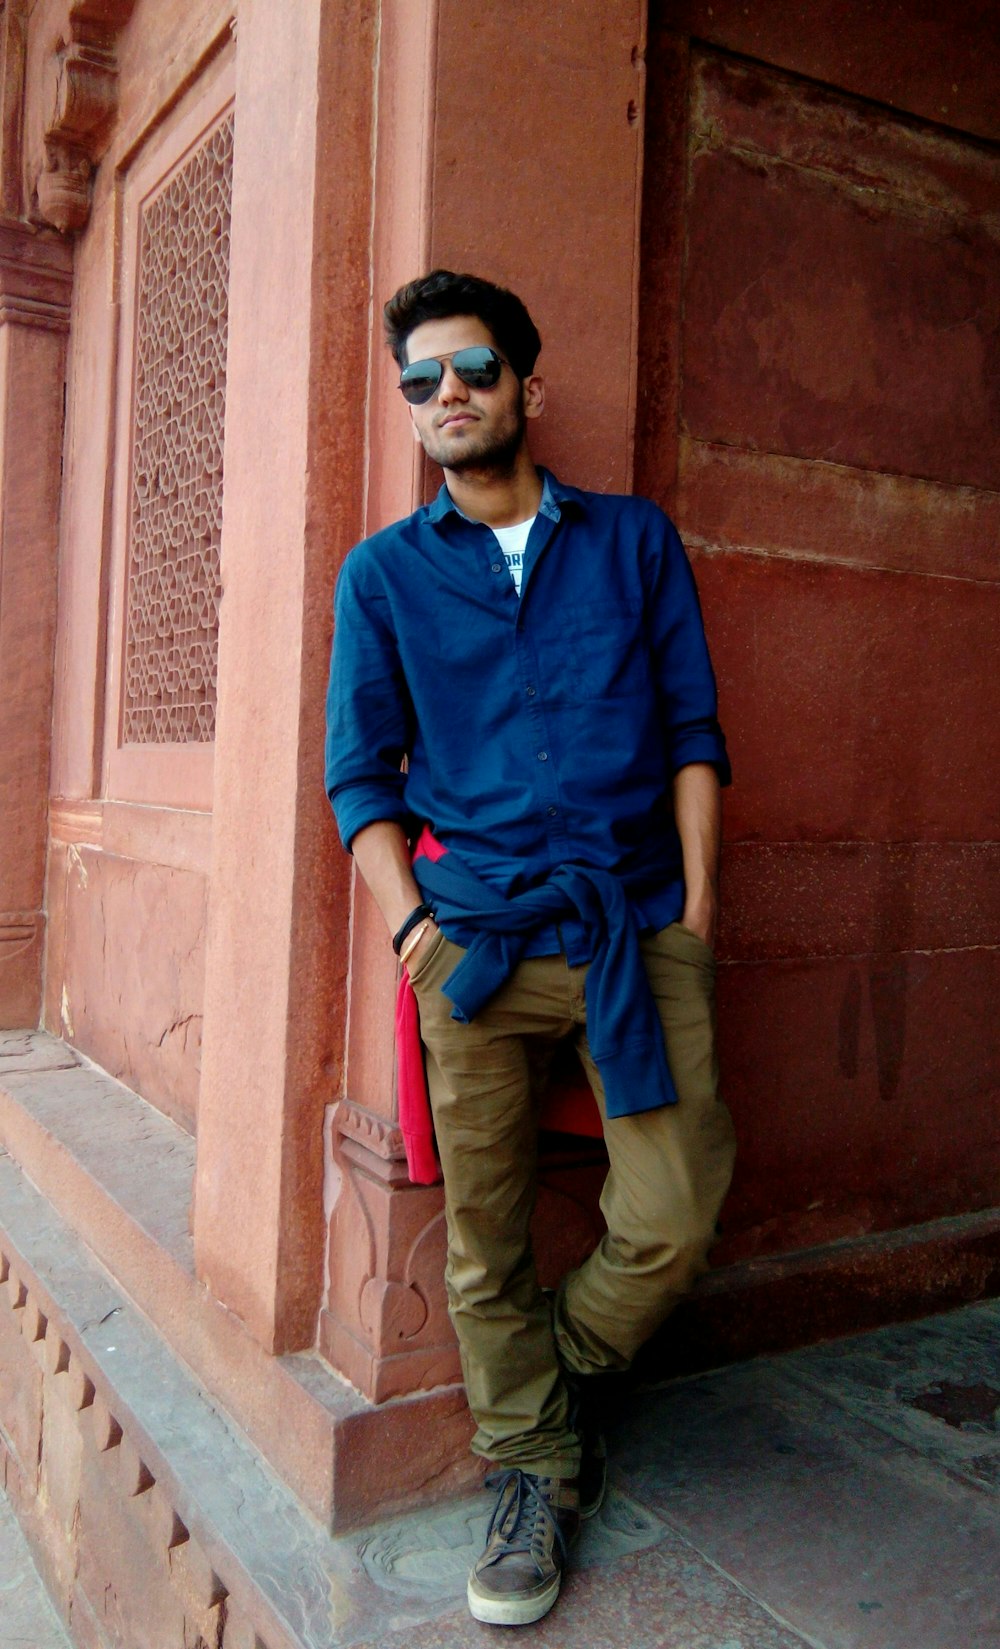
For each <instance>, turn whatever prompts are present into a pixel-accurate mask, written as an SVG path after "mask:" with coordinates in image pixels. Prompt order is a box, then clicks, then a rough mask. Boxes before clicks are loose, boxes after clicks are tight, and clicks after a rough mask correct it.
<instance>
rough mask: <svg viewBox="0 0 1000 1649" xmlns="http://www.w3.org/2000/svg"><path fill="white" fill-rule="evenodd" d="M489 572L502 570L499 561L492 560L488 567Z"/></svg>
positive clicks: (500, 571)
mask: <svg viewBox="0 0 1000 1649" xmlns="http://www.w3.org/2000/svg"><path fill="white" fill-rule="evenodd" d="M490 572H491V573H502V572H503V568H502V567H501V565H500V563H499V561H494V563H493V565H492V567H491V568H490Z"/></svg>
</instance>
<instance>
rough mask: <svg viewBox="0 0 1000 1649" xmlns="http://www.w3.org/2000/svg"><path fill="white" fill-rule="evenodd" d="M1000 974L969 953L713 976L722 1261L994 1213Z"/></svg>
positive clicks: (992, 959)
mask: <svg viewBox="0 0 1000 1649" xmlns="http://www.w3.org/2000/svg"><path fill="white" fill-rule="evenodd" d="M998 968H1000V956H998V953H997V952H996V951H995V950H991V951H982V950H970V951H946V952H940V953H937V954H930V955H928V954H923V953H902V954H888V955H884V956H878V955H875V956H869V957H858V958H852V959H841V960H836V961H832V960H831V961H816V962H810V961H789V962H779V963H766V964H760V965H756V966H755V965H749V966H742V965H735V966H732V967H726V968H723V969H721V970H720V982H719V1019H720V1032H721V1045H720V1054H721V1060H722V1068H723V1071H724V1073H725V1075H724V1090H725V1093H726V1097H727V1100H728V1102H729V1105H730V1107H731V1109H732V1112H733V1116H734V1119H735V1122H736V1129H737V1136H738V1138H739V1141H740V1153H739V1157H738V1161H737V1169H736V1176H735V1178H734V1182H733V1189H732V1192H731V1194H730V1197H729V1200H728V1202H727V1204H726V1207H725V1209H724V1212H723V1229H724V1232H725V1235H726V1241H727V1244H728V1245H731V1246H730V1253H731V1254H732V1255H733V1257H736V1256H735V1253H734V1252H733V1251H734V1250H736V1251H737V1252H742V1253H743V1254H748V1253H754V1252H758V1251H760V1252H771V1253H774V1252H777V1251H779V1250H781V1249H783V1248H784V1249H795V1248H800V1247H806V1246H809V1245H811V1244H814V1243H818V1242H829V1241H833V1240H835V1239H837V1238H840V1237H847V1236H855V1235H861V1234H863V1233H865V1232H868V1231H873V1230H881V1231H886V1230H891V1229H892V1227H893V1226H897V1225H898V1226H903V1225H908V1224H912V1223H916V1222H918V1221H921V1220H927V1219H933V1218H936V1217H938V1216H940V1215H946V1214H958V1213H962V1212H964V1211H965V1210H967V1209H975V1208H983V1207H989V1206H991V1205H992V1203H993V1202H994V1200H995V1192H996V1161H997V1152H998V1149H1000V1139H998V1133H997V1130H998V1115H1000V1113H998V1108H997V1103H996V1094H997V1090H998V1088H1000V1029H998V1025H997V1016H996V1014H995V1012H994V1011H993V1008H992V1006H991V1004H993V1003H994V1002H995V1001H996V1000H997V990H998V986H1000V981H998V978H997V972H998ZM943 1026H946V1027H947V1031H946V1032H943V1031H942V1027H943Z"/></svg>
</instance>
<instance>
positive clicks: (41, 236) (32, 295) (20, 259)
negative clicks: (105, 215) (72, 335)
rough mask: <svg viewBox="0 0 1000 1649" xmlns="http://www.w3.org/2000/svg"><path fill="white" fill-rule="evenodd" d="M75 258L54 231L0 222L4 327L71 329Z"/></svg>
mask: <svg viewBox="0 0 1000 1649" xmlns="http://www.w3.org/2000/svg"><path fill="white" fill-rule="evenodd" d="M72 290H73V257H72V252H71V250H70V248H69V247H68V246H66V245H65V243H64V242H62V241H60V240H58V239H57V238H56V237H55V236H54V235H52V234H49V233H47V232H46V231H44V230H42V231H39V230H38V229H36V228H33V227H31V226H29V225H28V224H24V223H18V222H14V221H12V220H10V219H6V220H0V325H4V324H6V325H20V326H33V327H38V328H40V329H41V330H42V331H44V332H68V331H69V317H70V302H71V298H72Z"/></svg>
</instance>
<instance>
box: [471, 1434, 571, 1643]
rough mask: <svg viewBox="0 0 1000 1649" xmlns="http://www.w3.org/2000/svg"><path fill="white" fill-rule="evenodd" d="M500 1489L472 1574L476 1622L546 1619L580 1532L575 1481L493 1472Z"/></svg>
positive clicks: (505, 1623)
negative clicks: (568, 1555)
mask: <svg viewBox="0 0 1000 1649" xmlns="http://www.w3.org/2000/svg"><path fill="white" fill-rule="evenodd" d="M486 1485H487V1487H488V1488H491V1489H496V1491H497V1503H496V1506H495V1508H494V1511H493V1516H492V1518H491V1519H490V1526H489V1529H488V1530H487V1534H486V1546H485V1548H484V1550H483V1555H482V1557H481V1558H479V1560H478V1562H476V1563H475V1564H474V1565H473V1568H472V1573H471V1574H470V1576H469V1588H468V1599H469V1608H470V1610H471V1611H472V1617H473V1619H474V1620H482V1621H486V1622H487V1624H488V1625H490V1626H527V1625H529V1624H530V1622H531V1621H533V1620H541V1618H542V1616H543V1615H547V1614H548V1612H549V1610H550V1609H551V1608H552V1605H553V1604H554V1603H555V1601H556V1598H557V1597H558V1596H559V1587H560V1585H561V1584H562V1577H563V1570H564V1568H565V1567H566V1558H567V1554H568V1551H569V1548H570V1546H571V1545H572V1543H573V1541H574V1540H575V1539H576V1536H577V1534H578V1533H579V1530H580V1494H579V1490H578V1488H577V1484H576V1480H575V1479H567V1478H559V1477H536V1476H535V1475H534V1473H533V1472H526V1471H519V1470H518V1468H517V1467H516V1466H515V1467H513V1468H512V1469H511V1470H509V1471H503V1472H493V1473H491V1475H490V1476H489V1477H488V1478H487V1479H486Z"/></svg>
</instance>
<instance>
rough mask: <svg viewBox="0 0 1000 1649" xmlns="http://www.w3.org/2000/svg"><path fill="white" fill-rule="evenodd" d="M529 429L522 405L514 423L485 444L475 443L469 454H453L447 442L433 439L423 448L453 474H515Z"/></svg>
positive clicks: (484, 441)
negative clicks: (525, 434)
mask: <svg viewBox="0 0 1000 1649" xmlns="http://www.w3.org/2000/svg"><path fill="white" fill-rule="evenodd" d="M526 428H527V420H526V418H525V416H524V409H523V407H522V406H520V404H518V405H516V406H515V407H514V409H513V421H512V422H511V423H510V424H508V425H507V427H506V428H505V429H498V430H496V431H495V432H494V433H493V434H492V435H489V436H486V437H485V438H484V440H483V442H482V443H481V444H480V443H479V442H473V443H472V444H471V445H470V446H469V448H468V449H467V450H466V451H465V452H457V453H449V452H448V451H447V450H446V448H445V445H444V443H443V442H442V443H438V442H437V441H434V440H433V439H426V440H424V443H423V446H424V451H425V452H426V454H427V456H428V458H432V459H433V460H434V462H435V464H440V465H441V468H442V469H446V470H450V471H451V473H452V474H453V475H467V476H471V475H475V474H477V473H478V474H482V475H484V476H491V477H499V476H506V475H512V474H513V472H514V467H515V464H516V462H517V455H518V453H519V452H520V450H521V446H522V443H523V441H524V432H525V429H526Z"/></svg>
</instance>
